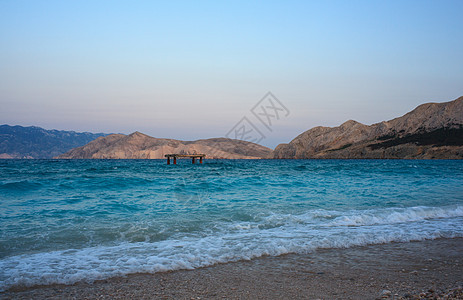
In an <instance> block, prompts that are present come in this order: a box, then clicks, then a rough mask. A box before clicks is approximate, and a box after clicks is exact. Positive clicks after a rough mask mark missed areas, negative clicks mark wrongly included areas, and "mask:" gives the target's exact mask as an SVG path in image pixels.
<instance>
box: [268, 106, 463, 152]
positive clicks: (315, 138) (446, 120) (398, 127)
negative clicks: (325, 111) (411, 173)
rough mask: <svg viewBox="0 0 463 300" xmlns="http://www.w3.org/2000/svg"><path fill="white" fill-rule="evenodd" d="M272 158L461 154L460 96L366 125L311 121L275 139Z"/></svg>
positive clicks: (462, 130)
mask: <svg viewBox="0 0 463 300" xmlns="http://www.w3.org/2000/svg"><path fill="white" fill-rule="evenodd" d="M274 158H422V159H432V158H436V159H445V158H448V159H463V97H460V98H458V99H456V100H454V101H450V102H445V103H426V104H423V105H420V106H418V107H417V108H415V109H414V110H413V111H411V112H409V113H407V114H405V115H404V116H402V117H399V118H396V119H393V120H390V121H384V122H381V123H377V124H373V125H370V126H368V125H364V124H361V123H359V122H356V121H352V120H350V121H347V122H345V123H344V124H342V125H341V126H339V127H315V128H312V129H310V130H308V131H306V132H304V133H302V134H300V135H299V136H297V137H296V138H295V139H293V140H292V141H291V142H290V143H289V144H280V145H278V146H277V147H276V149H275V151H274Z"/></svg>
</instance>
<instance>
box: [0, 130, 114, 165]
mask: <svg viewBox="0 0 463 300" xmlns="http://www.w3.org/2000/svg"><path fill="white" fill-rule="evenodd" d="M105 135H107V134H104V133H90V132H75V131H63V130H46V129H43V128H40V127H36V126H29V127H23V126H9V125H0V158H53V157H54V156H57V155H60V154H63V153H64V152H67V151H69V150H70V149H72V148H75V147H79V146H82V145H85V144H87V143H88V142H91V141H93V140H94V139H96V138H98V137H101V136H105Z"/></svg>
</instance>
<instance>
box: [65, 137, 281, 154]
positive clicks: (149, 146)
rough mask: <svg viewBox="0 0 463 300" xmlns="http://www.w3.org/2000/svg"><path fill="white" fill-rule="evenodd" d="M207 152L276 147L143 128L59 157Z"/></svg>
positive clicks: (260, 151)
mask: <svg viewBox="0 0 463 300" xmlns="http://www.w3.org/2000/svg"><path fill="white" fill-rule="evenodd" d="M170 153H179V154H199V153H201V154H206V158H229V159H258V158H271V157H272V149H270V148H267V147H264V146H261V145H258V144H254V143H251V142H246V141H240V140H233V139H227V138H212V139H205V140H197V141H179V140H173V139H160V138H154V137H151V136H148V135H146V134H143V133H140V132H134V133H132V134H129V135H123V134H111V135H108V136H105V137H100V138H98V139H96V140H94V141H92V142H90V143H88V144H87V145H85V146H82V147H78V148H75V149H72V150H70V151H69V152H67V153H65V154H62V155H59V156H58V157H57V158H64V159H90V158H96V159H159V158H164V155H165V154H170Z"/></svg>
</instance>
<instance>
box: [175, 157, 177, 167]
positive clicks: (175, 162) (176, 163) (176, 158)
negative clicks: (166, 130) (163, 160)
mask: <svg viewBox="0 0 463 300" xmlns="http://www.w3.org/2000/svg"><path fill="white" fill-rule="evenodd" d="M176 164H177V157H176V156H174V165H176Z"/></svg>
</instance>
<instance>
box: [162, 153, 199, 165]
mask: <svg viewBox="0 0 463 300" xmlns="http://www.w3.org/2000/svg"><path fill="white" fill-rule="evenodd" d="M164 156H165V157H167V164H168V165H170V158H171V157H172V158H173V159H174V165H176V164H177V157H178V158H181V157H191V162H192V163H193V164H194V163H195V159H197V158H199V163H200V164H202V163H203V158H205V157H206V154H166V155H164Z"/></svg>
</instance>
